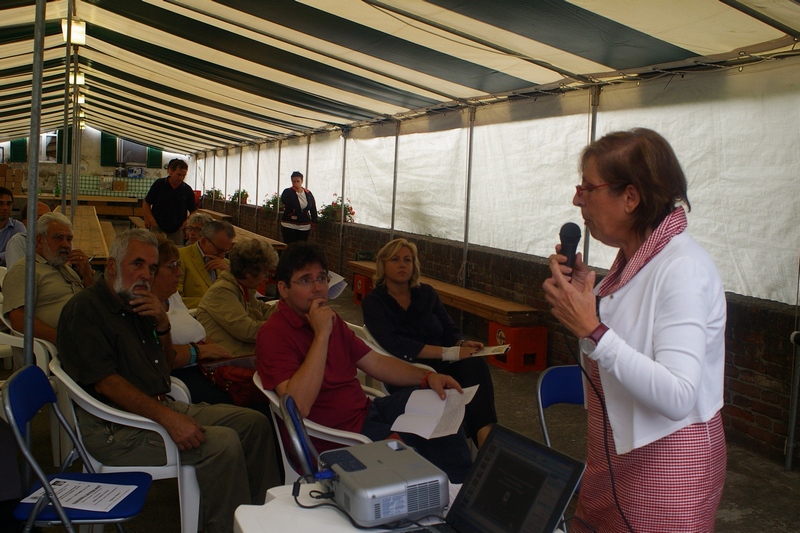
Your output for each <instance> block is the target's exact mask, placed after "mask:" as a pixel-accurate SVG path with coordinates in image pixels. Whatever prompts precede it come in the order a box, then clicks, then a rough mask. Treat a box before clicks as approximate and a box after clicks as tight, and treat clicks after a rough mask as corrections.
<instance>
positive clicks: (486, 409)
mask: <svg viewBox="0 0 800 533" xmlns="http://www.w3.org/2000/svg"><path fill="white" fill-rule="evenodd" d="M417 361H419V362H420V363H425V364H426V365H428V366H430V367H431V368H433V369H434V370H435V371H436V372H438V373H439V374H447V375H448V376H451V377H452V378H453V379H455V380H456V381H458V384H459V385H461V386H462V387H463V388H467V387H471V386H473V385H478V392H476V393H475V397H474V398H473V399H472V401H471V402H469V403H468V404H467V405H466V412H465V413H464V431H466V433H467V437H469V438H471V439H472V440H473V442H475V445H476V446H477V444H478V438H477V437H478V430H479V429H481V428H482V427H484V426H486V425H488V424H496V423H497V411H496V410H495V407H494V384H492V374H491V372H490V371H489V365H488V363H487V362H486V358H485V357H474V358H473V357H468V358H467V359H461V360H460V361H455V362H453V363H448V362H447V361H442V360H440V359H418V360H417ZM396 390H398V389H397V387H391V386H389V392H391V393H394V392H395V391H396Z"/></svg>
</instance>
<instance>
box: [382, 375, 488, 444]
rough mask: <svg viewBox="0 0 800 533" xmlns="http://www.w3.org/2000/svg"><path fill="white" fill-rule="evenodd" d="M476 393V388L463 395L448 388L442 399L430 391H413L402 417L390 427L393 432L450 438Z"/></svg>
mask: <svg viewBox="0 0 800 533" xmlns="http://www.w3.org/2000/svg"><path fill="white" fill-rule="evenodd" d="M477 390H478V385H475V386H473V387H467V388H465V389H464V394H461V393H459V392H458V391H457V390H454V389H447V390H445V393H446V394H447V398H446V399H445V400H442V399H441V398H439V395H438V394H437V393H436V391H433V390H431V389H421V390H416V391H414V392H412V393H411V396H409V398H408V402H406V412H405V414H402V415H400V416H398V417H397V419H396V420H395V421H394V424H392V431H399V432H402V433H414V434H415V435H419V436H420V437H424V438H426V439H435V438H437V437H446V436H447V435H453V434H455V433H456V432H457V431H458V428H459V427H461V421H462V420H464V406H465V405H467V404H468V403H469V402H470V401H472V398H474V397H475V392H476V391H477Z"/></svg>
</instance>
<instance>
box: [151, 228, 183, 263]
mask: <svg viewBox="0 0 800 533" xmlns="http://www.w3.org/2000/svg"><path fill="white" fill-rule="evenodd" d="M154 235H155V236H156V239H158V266H162V265H166V264H167V263H171V262H172V261H170V259H172V258H173V257H174V258H175V259H178V258H179V257H180V253H179V252H178V246H177V245H176V244H175V243H174V242H172V241H171V240H170V239H168V238H167V235H166V234H164V233H155V234H154ZM175 259H173V261H174V260H175Z"/></svg>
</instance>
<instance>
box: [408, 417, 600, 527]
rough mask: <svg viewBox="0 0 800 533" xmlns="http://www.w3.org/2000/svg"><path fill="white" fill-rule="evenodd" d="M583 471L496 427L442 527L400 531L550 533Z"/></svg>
mask: <svg viewBox="0 0 800 533" xmlns="http://www.w3.org/2000/svg"><path fill="white" fill-rule="evenodd" d="M584 468H585V465H584V463H583V462H581V461H578V460H576V459H573V458H572V457H569V456H567V455H564V454H563V453H560V452H558V451H556V450H553V449H552V448H549V447H547V446H545V445H544V444H540V443H538V442H536V441H534V440H531V439H529V438H528V437H525V436H524V435H521V434H519V433H517V432H515V431H512V430H510V429H508V428H506V427H504V426H501V425H499V424H495V426H494V428H493V429H492V431H491V433H490V434H489V436H488V437H487V439H486V441H485V442H484V444H483V446H482V447H481V449H480V452H479V453H478V457H477V459H476V460H475V463H474V464H473V465H472V469H471V470H470V471H469V473H468V474H467V477H466V479H465V481H464V484H463V485H462V487H461V490H460V491H459V493H458V496H457V497H456V500H455V502H453V506H452V508H451V509H450V511H449V512H448V513H447V517H446V518H445V523H444V524H435V525H430V526H425V527H419V528H413V529H407V530H403V531H414V532H416V531H438V532H443V531H444V532H449V531H456V532H457V533H473V532H474V533H495V532H496V533H508V532H525V533H552V532H553V531H555V529H556V527H557V526H558V523H559V521H560V520H561V516H562V514H563V513H564V510H565V509H566V508H567V504H569V500H570V498H572V495H573V493H574V492H575V489H576V487H577V486H578V483H579V482H580V479H581V476H582V475H583V470H584Z"/></svg>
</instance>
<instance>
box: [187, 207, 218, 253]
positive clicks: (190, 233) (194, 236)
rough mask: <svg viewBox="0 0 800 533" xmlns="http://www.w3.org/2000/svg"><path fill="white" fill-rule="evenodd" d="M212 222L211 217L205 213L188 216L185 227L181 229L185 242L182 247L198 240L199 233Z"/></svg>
mask: <svg viewBox="0 0 800 533" xmlns="http://www.w3.org/2000/svg"><path fill="white" fill-rule="evenodd" d="M212 220H214V219H213V218H211V215H207V214H205V213H197V212H195V214H193V215H192V216H190V217H189V218H188V220H187V221H186V227H185V228H183V235H184V237H185V238H186V242H184V244H183V245H184V246H190V245H192V244H194V243H196V242H197V241H198V240H200V232H201V231H203V228H204V227H205V226H206V224H208V223H209V222H211V221H212Z"/></svg>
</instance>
